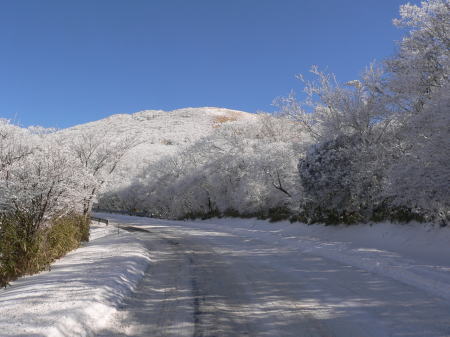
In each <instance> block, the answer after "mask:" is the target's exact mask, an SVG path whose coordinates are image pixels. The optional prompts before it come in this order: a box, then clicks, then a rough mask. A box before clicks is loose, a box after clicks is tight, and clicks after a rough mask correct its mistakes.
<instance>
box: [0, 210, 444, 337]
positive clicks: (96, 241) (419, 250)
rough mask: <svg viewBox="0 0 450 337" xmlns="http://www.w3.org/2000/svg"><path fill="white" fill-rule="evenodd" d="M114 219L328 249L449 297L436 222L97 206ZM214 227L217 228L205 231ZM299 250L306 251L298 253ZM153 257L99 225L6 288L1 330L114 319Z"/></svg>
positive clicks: (59, 329) (50, 331)
mask: <svg viewBox="0 0 450 337" xmlns="http://www.w3.org/2000/svg"><path fill="white" fill-rule="evenodd" d="M97 216H102V217H105V218H109V219H110V220H111V221H112V223H113V224H114V222H124V223H128V224H131V225H137V226H139V225H142V226H146V227H147V228H151V227H152V226H154V227H155V228H158V227H159V228H161V227H171V228H177V230H179V231H181V232H183V231H184V230H185V231H186V233H188V231H190V233H191V234H192V233H193V232H192V230H194V231H196V233H197V234H196V235H201V236H202V239H204V240H209V241H211V243H212V244H214V240H221V237H223V238H227V235H228V236H229V235H233V236H239V237H241V238H242V239H243V240H242V242H244V244H245V242H249V243H250V242H251V241H254V240H257V241H259V242H263V243H264V244H265V245H267V246H268V247H272V248H273V249H282V248H283V247H284V248H289V249H292V250H295V251H298V253H299V254H302V253H303V252H305V253H306V252H307V253H308V254H312V255H317V256H321V257H324V258H326V259H328V260H334V261H338V262H341V263H343V264H345V265H352V266H356V267H358V268H362V269H365V270H368V271H370V272H373V273H376V274H379V275H381V276H384V277H388V278H392V279H395V280H397V281H400V282H403V283H405V284H408V285H411V286H413V287H416V288H418V289H422V290H425V291H427V292H429V293H430V294H433V295H436V296H438V297H441V298H442V299H444V300H450V287H449V284H450V259H449V258H448V257H449V256H450V245H449V244H448V243H449V242H450V229H449V228H439V227H436V226H432V225H430V224H426V225H424V224H408V225H398V224H390V223H380V224H373V225H357V226H323V225H312V226H308V225H304V224H299V223H294V224H290V223H288V222H279V223H269V222H267V221H261V220H256V219H228V218H226V219H209V220H206V221H169V220H158V219H149V218H143V217H129V216H123V215H116V214H114V215H113V214H97ZM208 231H214V233H215V235H210V236H208V235H206V234H207V233H208ZM299 256H300V255H299ZM150 263H151V261H150V258H149V254H148V253H147V251H146V248H145V247H144V243H143V242H141V241H140V240H139V233H134V234H128V233H125V232H123V231H122V230H121V231H120V233H119V235H118V234H117V229H116V228H115V227H113V226H99V225H95V226H94V227H93V230H92V234H91V241H90V242H89V243H88V244H86V245H85V246H84V247H82V248H79V249H77V250H75V251H73V252H71V253H69V254H68V255H67V256H66V257H64V258H62V259H60V260H59V261H57V262H56V263H54V264H53V265H52V268H51V271H47V272H42V273H40V274H38V275H34V276H28V277H24V278H21V279H19V280H17V281H15V282H13V283H12V285H11V286H10V287H8V288H6V289H2V290H0V303H1V305H0V326H1V333H0V334H1V336H5V337H7V336H55V337H59V336H88V335H91V334H93V333H95V332H96V331H100V330H101V329H104V328H105V327H108V326H111V325H113V324H115V322H114V319H115V317H116V315H115V313H116V312H117V308H118V307H119V306H120V304H121V303H122V301H123V299H124V297H126V296H127V295H128V294H130V293H131V291H132V290H133V289H134V288H135V286H136V285H137V283H138V282H139V280H140V279H141V278H142V277H143V275H144V273H145V270H146V269H147V266H148V265H149V264H150Z"/></svg>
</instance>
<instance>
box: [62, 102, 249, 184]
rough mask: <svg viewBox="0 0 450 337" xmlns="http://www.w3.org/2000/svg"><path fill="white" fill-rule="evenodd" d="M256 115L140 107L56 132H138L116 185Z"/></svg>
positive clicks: (128, 180) (119, 168)
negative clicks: (227, 125)
mask: <svg viewBox="0 0 450 337" xmlns="http://www.w3.org/2000/svg"><path fill="white" fill-rule="evenodd" d="M257 118H258V115H256V114H251V113H248V112H244V111H238V110H230V109H224V108H214V107H201V108H184V109H177V110H173V111H164V110H144V111H139V112H136V113H133V114H117V115H112V116H109V117H107V118H104V119H101V120H98V121H95V122H90V123H86V124H80V125H77V126H74V127H71V128H68V129H64V130H61V131H59V133H60V134H61V133H66V134H67V135H69V134H71V133H74V132H75V133H76V132H78V131H86V130H92V129H93V130H99V131H100V130H107V131H108V132H111V133H113V134H122V133H123V132H126V133H129V134H134V135H138V137H139V139H140V140H141V141H142V143H141V144H139V145H138V146H136V147H135V148H134V149H133V150H131V151H130V152H129V153H127V155H126V156H125V158H124V159H123V160H122V161H121V163H120V166H119V167H118V168H117V170H116V172H115V174H114V177H113V179H112V181H111V184H110V187H111V186H114V188H117V187H119V186H123V185H127V184H128V183H129V182H130V180H132V179H133V177H135V176H136V175H137V174H139V173H140V172H141V170H142V168H143V167H146V166H147V165H148V164H149V163H153V162H155V161H157V160H159V159H160V158H162V157H163V156H166V155H173V154H175V153H177V152H178V151H181V150H183V149H185V148H186V147H188V146H190V145H191V144H192V143H194V142H195V141H197V140H199V139H200V138H203V137H205V136H208V135H210V134H212V133H214V132H215V131H216V130H217V129H218V128H220V127H221V125H223V124H224V123H232V122H241V123H247V122H248V123H252V122H254V121H256V120H257ZM69 137H70V136H69Z"/></svg>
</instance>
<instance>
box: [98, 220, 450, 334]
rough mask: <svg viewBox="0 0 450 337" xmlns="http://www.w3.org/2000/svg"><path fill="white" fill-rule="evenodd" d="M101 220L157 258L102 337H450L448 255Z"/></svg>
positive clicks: (262, 231)
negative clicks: (435, 257) (435, 258)
mask: <svg viewBox="0 0 450 337" xmlns="http://www.w3.org/2000/svg"><path fill="white" fill-rule="evenodd" d="M103 216H104V217H108V218H109V219H110V220H112V221H116V222H121V223H122V224H125V226H128V227H129V228H128V229H129V230H134V231H135V235H138V236H139V237H140V238H141V239H142V240H143V241H144V242H145V244H146V246H147V248H148V249H149V254H150V260H151V261H152V262H151V264H150V268H149V269H148V271H147V273H146V275H145V277H144V279H143V281H142V282H141V283H140V286H139V287H138V288H137V289H136V290H135V292H134V294H133V296H131V297H129V298H128V299H126V301H125V302H124V303H123V305H122V307H121V309H120V310H119V311H118V312H117V313H116V314H115V317H114V319H113V320H112V322H113V324H111V325H109V326H108V327H106V328H105V329H103V330H102V331H101V332H99V334H98V336H104V337H106V336H195V337H199V336H205V337H206V336H280V337H281V336H283V337H285V336H327V337H328V336H342V337H351V336H355V337H356V336H357V337H363V336H373V337H384V336H402V337H405V336H408V337H413V336H417V337H427V336H433V337H437V336H442V337H444V336H447V337H448V336H450V301H449V299H448V298H447V292H446V290H447V291H448V289H446V285H448V286H449V287H450V283H448V280H449V279H448V277H449V273H448V270H449V269H448V267H449V266H448V265H446V262H445V259H442V261H443V263H434V264H433V263H431V260H432V259H431V258H429V257H427V254H423V256H422V257H423V259H422V260H421V259H420V258H418V259H417V260H412V257H413V255H414V254H415V253H417V252H412V253H411V254H410V255H408V256H402V255H401V254H400V253H399V251H396V250H395V248H396V247H395V244H394V243H395V242H392V246H393V247H392V248H393V249H392V250H387V249H380V248H382V247H385V246H389V244H390V243H389V239H387V238H386V240H385V241H386V242H379V244H378V247H377V249H375V248H376V247H374V245H375V246H376V244H374V243H369V242H366V244H365V245H364V246H355V245H353V246H352V245H351V244H345V243H343V242H332V241H323V240H322V241H320V242H319V241H314V240H313V239H312V238H311V237H307V236H305V235H304V236H303V237H301V235H297V234H296V235H294V234H292V233H290V232H289V230H285V231H282V230H277V228H281V227H277V225H274V224H267V227H266V228H265V227H264V226H263V225H262V224H260V225H261V226H260V228H259V229H258V227H256V230H254V229H255V227H254V226H253V227H252V226H250V227H249V226H245V225H239V226H238V225H235V226H232V225H231V223H229V224H228V226H227V225H226V224H223V223H222V224H221V225H218V223H220V222H221V221H223V220H217V221H215V220H209V221H208V222H175V221H162V220H153V219H148V218H137V217H126V216H120V215H103ZM235 223H237V222H236V221H235ZM251 228H252V229H253V230H250V229H251ZM290 228H296V227H290ZM296 230H297V229H296ZM308 230H309V229H308ZM356 230H358V229H356ZM406 230H407V228H403V231H404V232H405V231H406ZM328 231H330V229H328ZM405 233H406V232H405ZM442 233H444V234H446V233H447V232H446V230H445V231H444V230H443V231H441V234H442ZM336 235H340V234H336ZM430 235H431V234H430ZM405 237H407V235H405ZM302 240H303V241H302ZM305 240H307V241H305ZM311 240H312V242H313V243H314V242H315V245H314V244H312V243H311V242H310V241H311ZM394 241H395V240H394ZM292 242H295V244H292ZM308 242H309V245H308V244H307V243H308ZM361 242H362V241H361ZM438 243H439V242H438V240H436V245H438ZM415 244H416V245H418V244H420V240H419V241H417V240H416V242H415ZM305 247H306V248H305ZM336 247H337V248H336ZM397 248H398V247H397ZM400 248H401V247H400ZM406 248H407V247H406ZM431 250H432V249H431V248H430V251H431ZM333 251H334V252H335V256H333ZM405 251H407V249H406V250H405ZM352 252H353V253H354V254H352ZM368 252H370V253H371V254H368ZM446 253H447V252H446V251H442V254H444V256H445V254H446ZM358 254H359V255H358ZM419 255H420V254H419ZM364 259H366V260H364ZM419 260H420V262H417V263H415V262H414V261H419ZM346 261H347V262H348V263H345V262H346ZM362 261H365V262H364V263H365V264H364V263H363V262H362ZM374 261H377V262H376V264H377V266H372V265H370V264H371V263H373V262H374ZM353 262H354V263H353ZM393 266H394V267H395V268H394V271H395V272H393V271H392V267H393ZM387 267H390V268H387ZM405 268H407V269H410V270H404V272H405V273H404V274H402V273H401V272H400V271H401V270H400V269H405ZM402 275H403V276H402ZM404 275H406V276H404ZM402 277H403V278H404V279H402Z"/></svg>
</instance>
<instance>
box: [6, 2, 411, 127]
mask: <svg viewBox="0 0 450 337" xmlns="http://www.w3.org/2000/svg"><path fill="white" fill-rule="evenodd" d="M404 2H406V1H402V0H321V1H310V0H189V1H188V0H159V1H158V0H95V1H94V0H76V1H68V0H67V1H64V0H39V1H37V0H9V1H8V0H0V48H1V49H0V117H4V118H11V119H14V120H15V121H16V122H18V123H20V124H22V125H24V126H28V125H36V124H39V125H44V126H48V127H50V126H54V127H67V126H71V125H75V124H79V123H84V122H87V121H92V120H97V119H100V118H103V117H106V116H108V115H111V114H115V113H132V112H136V111H139V110H143V109H164V110H169V109H170V110H171V109H175V108H181V107H188V106H193V107H196V106H220V107H226V108H233V109H240V110H244V111H249V112H256V111H258V110H262V111H271V110H273V107H271V102H272V100H273V99H274V98H275V97H277V96H280V95H286V94H287V93H288V92H289V91H290V90H291V89H296V90H301V86H300V83H299V82H298V81H297V80H296V79H295V78H294V76H295V74H298V73H305V72H307V71H308V69H309V68H310V66H311V65H313V64H317V65H319V66H320V67H322V68H326V69H328V70H330V71H333V72H334V73H336V75H337V76H338V79H340V80H342V81H346V80H350V79H354V78H355V77H357V76H358V75H359V74H360V72H361V71H362V70H363V69H364V67H365V66H366V65H367V64H369V63H370V62H371V61H372V60H374V59H377V60H380V59H383V58H384V57H386V56H389V55H392V54H393V53H394V50H395V45H394V42H393V41H394V40H398V39H400V37H401V31H400V30H399V29H397V28H395V27H394V26H393V25H392V23H391V22H392V19H393V18H394V17H397V16H398V8H399V5H400V4H402V3H404ZM413 3H417V1H415V2H414V1H413Z"/></svg>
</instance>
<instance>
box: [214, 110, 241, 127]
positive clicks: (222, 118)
mask: <svg viewBox="0 0 450 337" xmlns="http://www.w3.org/2000/svg"><path fill="white" fill-rule="evenodd" d="M237 119H238V114H237V113H230V114H229V115H219V116H215V117H214V119H213V127H214V128H218V127H219V126H220V124H223V123H227V122H234V121H237Z"/></svg>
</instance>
